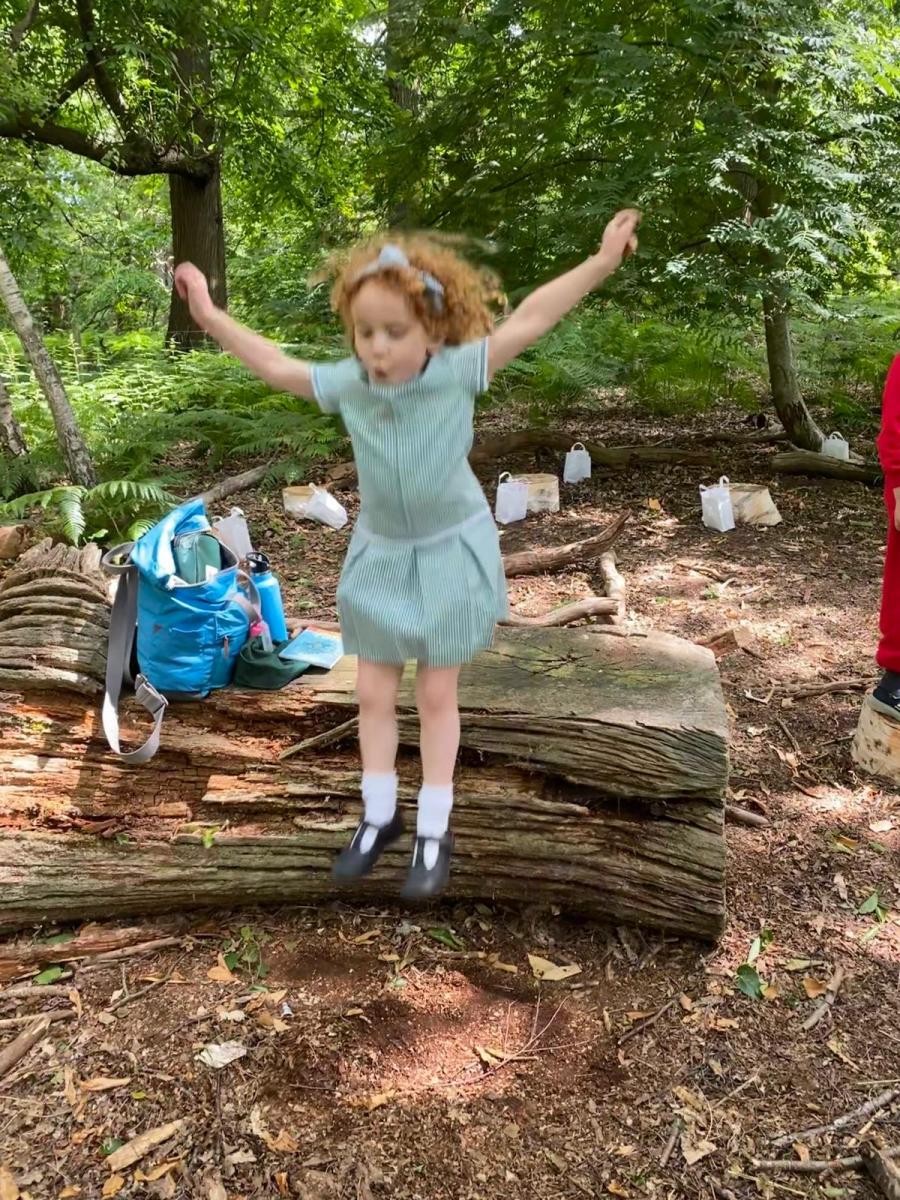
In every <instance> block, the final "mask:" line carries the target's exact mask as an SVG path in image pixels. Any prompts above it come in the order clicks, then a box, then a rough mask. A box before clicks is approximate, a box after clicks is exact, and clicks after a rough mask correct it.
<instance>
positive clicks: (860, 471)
mask: <svg viewBox="0 0 900 1200" xmlns="http://www.w3.org/2000/svg"><path fill="white" fill-rule="evenodd" d="M772 467H773V469H774V470H776V471H779V472H781V474H783V475H827V476H828V478H829V479H850V480H855V481H856V482H858V483H878V482H879V480H880V479H881V478H882V471H881V467H880V466H878V465H877V463H863V464H861V465H860V464H857V463H852V462H842V461H841V459H839V458H831V457H830V456H829V455H827V454H814V453H813V451H812V450H786V451H784V453H782V454H776V455H775V457H774V458H773V459H772Z"/></svg>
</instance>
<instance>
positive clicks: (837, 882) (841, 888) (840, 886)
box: [834, 872, 847, 900]
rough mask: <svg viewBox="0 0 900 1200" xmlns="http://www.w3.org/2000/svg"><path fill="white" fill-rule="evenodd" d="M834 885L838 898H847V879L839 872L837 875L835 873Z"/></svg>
mask: <svg viewBox="0 0 900 1200" xmlns="http://www.w3.org/2000/svg"><path fill="white" fill-rule="evenodd" d="M834 886H835V887H836V888H837V890H838V895H839V896H840V898H841V899H842V900H846V899H847V880H846V879H845V878H844V877H843V875H841V874H840V872H839V873H838V874H837V875H835V877H834Z"/></svg>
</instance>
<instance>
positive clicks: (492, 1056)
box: [475, 1046, 505, 1067]
mask: <svg viewBox="0 0 900 1200" xmlns="http://www.w3.org/2000/svg"><path fill="white" fill-rule="evenodd" d="M475 1053H476V1054H477V1055H478V1057H479V1058H480V1059H481V1061H482V1062H483V1063H484V1065H485V1066H486V1067H495V1066H496V1065H497V1063H501V1062H503V1060H504V1057H505V1055H504V1054H503V1051H502V1050H495V1049H494V1047H493V1046H476V1047H475Z"/></svg>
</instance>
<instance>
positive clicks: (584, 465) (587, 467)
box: [563, 442, 591, 483]
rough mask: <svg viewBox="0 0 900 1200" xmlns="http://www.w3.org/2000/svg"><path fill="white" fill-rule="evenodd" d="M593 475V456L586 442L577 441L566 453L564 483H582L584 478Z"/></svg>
mask: <svg viewBox="0 0 900 1200" xmlns="http://www.w3.org/2000/svg"><path fill="white" fill-rule="evenodd" d="M590 477H591V456H590V454H588V452H587V450H585V448H584V442H576V443H575V445H574V446H573V447H572V449H571V450H570V451H569V452H568V454H567V455H566V463H565V466H564V467H563V483H580V482H581V480H582V479H590Z"/></svg>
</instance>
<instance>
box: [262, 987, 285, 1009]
mask: <svg viewBox="0 0 900 1200" xmlns="http://www.w3.org/2000/svg"><path fill="white" fill-rule="evenodd" d="M286 995H287V988H279V989H278V991H277V992H266V993H265V995H264V997H263V998H264V1000H265V1002H266V1004H272V1005H275V1004H280V1003H281V1002H282V1000H283V999H284V998H285V996H286Z"/></svg>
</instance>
